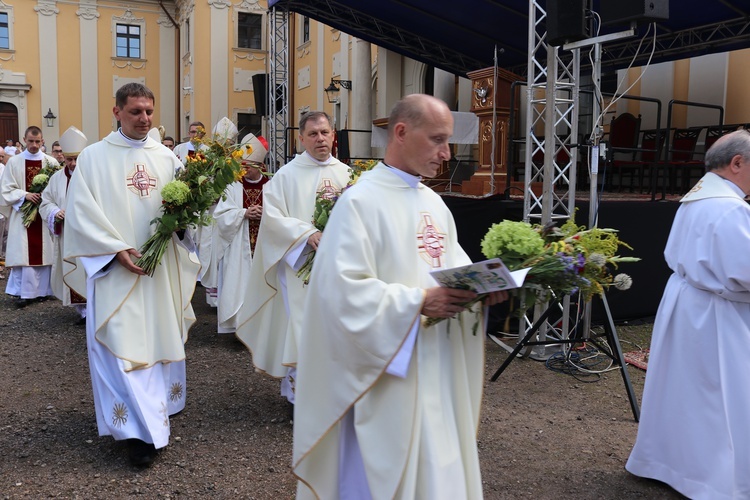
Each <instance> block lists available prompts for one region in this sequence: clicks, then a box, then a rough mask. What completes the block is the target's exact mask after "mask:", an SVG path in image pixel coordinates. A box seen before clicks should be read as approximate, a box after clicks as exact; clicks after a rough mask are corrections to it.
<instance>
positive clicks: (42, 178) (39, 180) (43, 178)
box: [31, 174, 49, 186]
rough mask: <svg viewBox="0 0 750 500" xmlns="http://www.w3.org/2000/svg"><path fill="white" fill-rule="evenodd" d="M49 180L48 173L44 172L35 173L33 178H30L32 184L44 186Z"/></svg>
mask: <svg viewBox="0 0 750 500" xmlns="http://www.w3.org/2000/svg"><path fill="white" fill-rule="evenodd" d="M48 182H49V175H46V174H36V175H35V176H34V178H33V179H32V180H31V185H32V186H46V185H47V183H48Z"/></svg>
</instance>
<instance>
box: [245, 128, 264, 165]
mask: <svg viewBox="0 0 750 500" xmlns="http://www.w3.org/2000/svg"><path fill="white" fill-rule="evenodd" d="M240 144H241V145H242V159H243V160H245V161H252V162H255V163H263V161H264V160H265V159H266V155H267V154H268V141H266V139H265V138H264V137H263V136H260V137H256V136H255V134H247V135H246V136H245V137H243V138H242V142H241V143H240ZM245 146H250V148H251V149H250V150H249V151H248V149H247V148H246V147H245Z"/></svg>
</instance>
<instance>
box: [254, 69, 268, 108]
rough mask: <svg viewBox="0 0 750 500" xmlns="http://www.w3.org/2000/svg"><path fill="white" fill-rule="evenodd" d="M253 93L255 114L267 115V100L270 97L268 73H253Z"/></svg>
mask: <svg viewBox="0 0 750 500" xmlns="http://www.w3.org/2000/svg"><path fill="white" fill-rule="evenodd" d="M252 80H253V95H255V114H256V115H261V116H265V115H266V101H267V99H268V75H267V74H266V73H258V74H255V75H253V77H252Z"/></svg>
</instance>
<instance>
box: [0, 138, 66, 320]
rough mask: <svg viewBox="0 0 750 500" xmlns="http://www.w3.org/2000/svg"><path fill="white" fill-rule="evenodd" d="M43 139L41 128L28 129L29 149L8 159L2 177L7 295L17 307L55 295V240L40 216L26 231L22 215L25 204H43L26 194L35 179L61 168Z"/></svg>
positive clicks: (0, 200)
mask: <svg viewBox="0 0 750 500" xmlns="http://www.w3.org/2000/svg"><path fill="white" fill-rule="evenodd" d="M42 140H43V139H42V131H41V129H40V128H39V127H35V126H31V127H29V128H28V129H27V130H26V133H25V134H24V141H25V142H26V150H24V151H22V152H21V153H19V154H16V155H14V156H12V157H11V158H10V159H9V160H8V163H7V165H6V166H5V170H4V172H3V175H2V178H0V211H2V213H3V215H5V217H7V218H8V246H7V248H6V255H5V265H6V267H9V268H10V274H9V275H8V284H7V286H6V288H5V293H7V294H9V295H13V296H15V297H18V299H17V301H16V306H17V307H25V306H26V305H28V303H29V302H31V300H32V299H40V298H44V297H47V296H50V295H52V288H51V286H50V275H51V271H52V258H53V250H52V247H53V246H52V238H51V237H50V235H49V231H47V229H46V228H45V224H44V222H43V221H42V218H41V217H40V216H39V215H37V217H36V219H34V221H33V222H32V223H31V225H30V226H29V227H28V228H27V227H26V226H24V224H23V214H22V213H21V206H22V205H23V203H24V202H25V201H27V200H28V201H31V202H32V203H36V204H37V205H38V204H40V203H41V201H42V195H41V193H31V192H29V191H27V187H28V186H31V182H32V180H33V179H34V176H36V175H37V174H38V173H39V171H40V170H41V169H42V168H44V166H45V165H47V164H50V165H59V164H58V163H57V160H55V159H54V158H53V157H51V156H48V155H46V154H44V153H42V152H41V150H40V148H41V146H42Z"/></svg>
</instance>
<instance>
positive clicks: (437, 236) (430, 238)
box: [417, 213, 445, 268]
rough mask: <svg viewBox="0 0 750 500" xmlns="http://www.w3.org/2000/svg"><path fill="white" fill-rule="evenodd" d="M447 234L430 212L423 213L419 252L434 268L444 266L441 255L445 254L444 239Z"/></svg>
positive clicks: (419, 234) (418, 236) (420, 226)
mask: <svg viewBox="0 0 750 500" xmlns="http://www.w3.org/2000/svg"><path fill="white" fill-rule="evenodd" d="M444 239H445V234H444V233H441V232H440V231H439V230H438V228H436V227H435V226H434V225H433V223H432V217H431V216H430V214H427V213H423V214H422V220H421V221H420V223H419V233H418V234H417V242H418V244H419V245H418V248H419V254H420V255H421V256H422V258H423V259H425V261H427V263H428V264H430V266H432V267H433V268H439V267H442V263H441V261H440V257H442V255H443V253H444V252H443V240H444Z"/></svg>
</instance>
